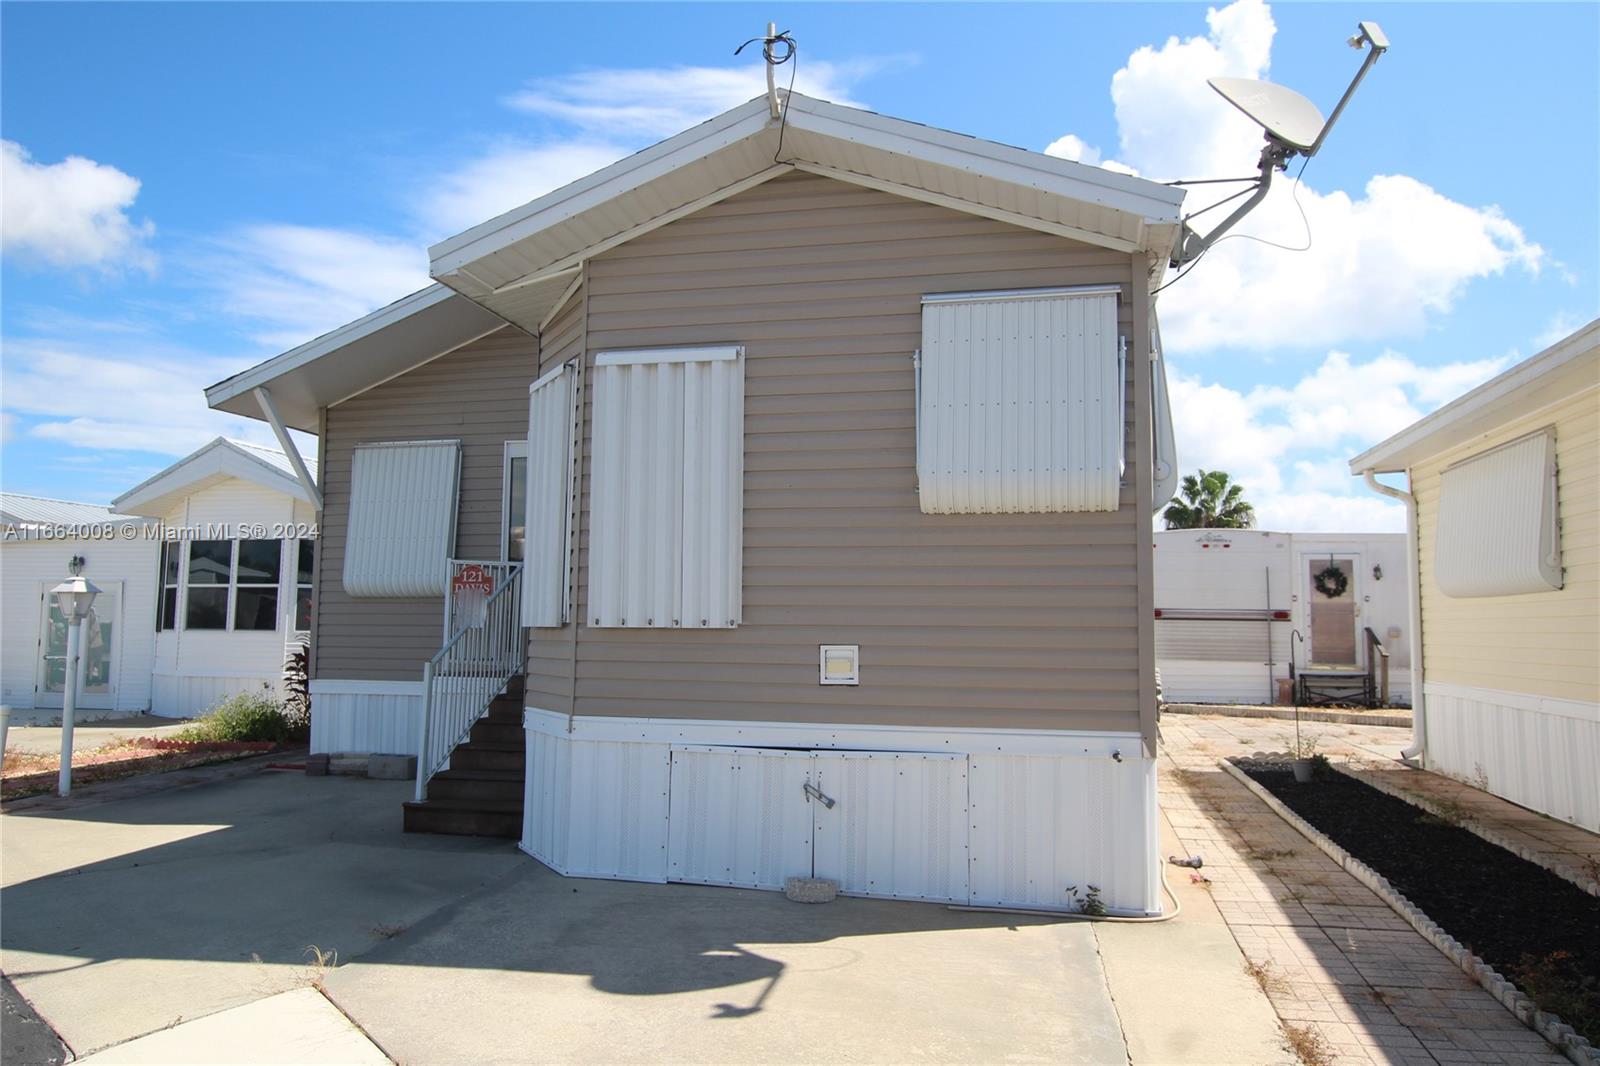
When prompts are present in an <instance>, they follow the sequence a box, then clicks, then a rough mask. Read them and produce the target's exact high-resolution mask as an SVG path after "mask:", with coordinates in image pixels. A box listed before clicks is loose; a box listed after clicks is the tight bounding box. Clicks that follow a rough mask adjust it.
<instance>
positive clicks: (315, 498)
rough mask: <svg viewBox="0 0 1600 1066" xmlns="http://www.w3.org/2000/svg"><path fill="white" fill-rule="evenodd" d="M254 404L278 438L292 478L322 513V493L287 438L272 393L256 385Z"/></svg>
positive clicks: (287, 431)
mask: <svg viewBox="0 0 1600 1066" xmlns="http://www.w3.org/2000/svg"><path fill="white" fill-rule="evenodd" d="M255 394H256V403H257V404H258V405H259V406H260V408H261V414H262V417H264V418H265V419H266V420H267V424H268V425H269V426H271V427H272V432H273V435H274V436H276V437H277V438H278V447H280V448H282V449H283V454H284V455H287V456H288V457H289V465H290V466H292V467H294V476H295V478H296V479H297V480H298V481H299V482H300V487H301V488H303V489H305V490H306V495H307V496H309V497H310V499H311V505H312V506H313V507H315V508H316V509H317V512H318V513H319V514H320V513H321V512H322V491H321V490H320V489H318V488H317V483H316V481H315V480H313V479H312V477H311V471H309V470H307V469H306V461H305V460H304V459H302V458H300V449H298V448H296V447H295V446H294V439H293V438H292V437H290V436H289V430H288V428H287V427H286V426H284V424H283V419H282V418H280V417H278V405H277V404H275V403H273V402H272V393H270V392H268V391H267V390H266V388H265V386H261V385H257V386H256V388H255Z"/></svg>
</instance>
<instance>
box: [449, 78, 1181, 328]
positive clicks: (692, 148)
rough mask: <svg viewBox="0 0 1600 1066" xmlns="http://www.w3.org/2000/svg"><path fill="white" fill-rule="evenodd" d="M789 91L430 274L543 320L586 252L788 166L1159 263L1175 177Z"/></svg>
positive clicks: (463, 251) (517, 318)
mask: <svg viewBox="0 0 1600 1066" xmlns="http://www.w3.org/2000/svg"><path fill="white" fill-rule="evenodd" d="M787 99H788V102H787V105H786V116H785V120H784V122H783V123H782V124H781V129H780V123H779V122H778V121H777V120H774V119H772V118H771V116H770V114H769V112H768V104H767V99H766V98H765V97H760V98H757V99H755V100H752V101H750V102H749V103H747V104H744V105H741V106H740V107H737V108H735V109H733V110H732V111H729V112H727V113H725V114H723V115H720V116H718V117H717V118H714V119H711V120H710V121H708V122H704V123H702V124H700V125H699V126H696V127H694V128H693V129H690V130H687V131H685V132H684V133H681V134H678V135H677V136H676V137H672V138H669V139H668V140H665V141H662V142H661V143H660V144H657V145H654V146H653V147H650V148H647V149H645V150H644V151H642V152H638V153H637V154H635V155H632V156H629V157H628V158H626V159H623V160H621V161H620V162H617V163H614V164H612V165H611V166H609V167H606V168H605V169H603V170H600V171H597V172H596V173H594V174H591V175H589V176H588V177H586V178H582V179H580V180H578V181H576V182H573V183H572V184H570V185H567V186H565V187H563V188H561V189H557V190H556V191H555V192H552V193H550V194H549V195H547V196H544V197H541V198H540V199H537V200H534V201H533V202H531V203H529V204H527V205H525V206H523V207H520V208H517V209H516V210H513V211H509V212H507V213H506V214H504V215H501V216H500V217H498V218H495V219H492V220H490V221H488V222H485V223H483V224H482V225H480V226H476V227H474V228H472V229H470V230H467V231H466V232H464V233H462V234H460V235H458V236H456V237H452V238H450V239H449V240H446V241H443V242H441V243H439V244H436V245H434V246H433V247H432V248H431V249H429V254H430V258H431V260H432V262H431V271H432V274H433V276H434V277H435V278H437V279H438V280H439V281H440V282H441V283H443V284H445V285H447V286H449V287H450V288H452V289H454V290H455V291H457V292H459V293H461V294H463V295H464V296H467V297H469V298H470V299H472V300H473V301H475V302H477V303H479V304H481V305H482V306H484V307H486V308H489V309H490V310H492V311H494V312H495V313H496V314H498V315H500V316H501V317H502V318H504V319H506V320H507V321H509V322H513V323H515V324H517V325H519V326H521V327H523V328H524V329H527V330H530V331H534V330H537V329H538V328H539V326H540V324H541V323H542V322H543V320H544V318H545V316H546V315H547V314H549V312H550V311H551V309H552V308H553V307H554V306H555V304H556V303H557V302H558V301H559V300H560V299H561V296H562V294H563V293H564V292H565V290H566V287H567V285H566V280H565V278H564V276H563V275H564V273H565V272H569V271H572V270H573V269H575V268H577V267H579V266H581V265H582V263H583V262H584V260H586V259H588V258H590V257H592V256H594V255H598V254H600V253H601V252H604V251H606V250H607V249H609V248H613V247H616V246H617V245H619V244H621V243H623V242H625V241H628V240H631V239H632V238H634V237H637V236H640V235H642V234H643V233H647V232H649V231H650V230H652V229H655V228H657V227H659V226H662V225H665V224H667V223H669V222H671V221H673V220H674V219H677V218H681V217H683V216H685V215H687V214H690V213H692V212H694V211H697V210H700V209H702V208H704V207H707V206H709V205H710V204H713V203H716V202H717V201H719V200H722V199H725V198H727V197H728V196H732V195H735V194H737V193H739V192H741V191H743V190H745V189H748V188H751V187H753V186H755V185H758V184H761V183H762V182H764V181H767V180H770V179H771V178H774V177H777V176H779V175H780V174H786V173H789V172H790V171H791V170H802V171H806V172H809V173H815V174H821V175H824V176H827V177H831V178H835V179H837V180H840V181H846V182H852V183H855V184H859V185H863V186H866V187H869V188H876V189H882V190H884V191H888V192H892V193H895V194H896V195H902V196H908V197H910V198H913V199H919V200H923V201H925V202H929V203H935V204H940V205H942V206H947V207H951V208H953V209H955V210H960V211H967V212H970V213H973V214H977V215H981V216H984V217H987V218H995V219H999V220H1001V221H1006V222H1011V223H1014V224H1016V225H1020V226H1025V227H1028V228H1031V229H1038V230H1042V231H1045V232H1049V233H1055V234H1058V235H1060V236H1064V237H1068V238H1071V239H1074V240H1079V241H1083V242H1086V243H1089V244H1094V245H1097V246H1100V247H1106V248H1112V249H1115V250H1117V251H1123V252H1138V251H1148V252H1151V253H1152V254H1153V255H1154V256H1155V257H1156V258H1157V261H1158V262H1160V263H1165V261H1166V257H1167V255H1168V253H1169V251H1170V248H1171V244H1172V241H1173V239H1174V238H1175V235H1176V233H1177V230H1178V208H1179V205H1180V204H1181V203H1182V200H1183V192H1182V191H1181V190H1179V189H1176V188H1172V187H1170V186H1165V185H1161V184H1158V183H1156V182H1151V181H1146V180H1144V179H1141V178H1134V177H1129V176H1127V175H1124V174H1119V173H1115V172H1112V171H1108V170H1104V169H1101V168H1099V167H1093V166H1087V165H1084V164H1081V163H1074V162H1071V161H1069V160H1065V159H1056V158H1054V157H1051V156H1045V155H1042V154H1040V153H1038V152H1030V151H1026V150H1023V149H1020V148H1012V147H1009V146H1007V145H1002V144H995V143H993V142H989V141H982V140H978V139H977V138H974V137H968V136H964V135H961V134H957V133H950V132H948V131H945V130H940V129H935V128H933V127H930V126H923V125H919V124H917V123H914V122H906V121H903V120H901V119H894V118H888V117H886V116H883V115H878V114H874V113H872V112H870V111H862V110H858V109H856V108H850V107H841V106H839V105H837V104H830V103H827V102H825V101H822V100H814V99H811V98H810V97H806V96H802V95H800V94H798V93H796V94H792V95H790V96H789V97H788V98H787ZM780 134H781V147H780ZM775 157H776V158H777V159H778V160H779V162H776V163H775V162H774V159H775Z"/></svg>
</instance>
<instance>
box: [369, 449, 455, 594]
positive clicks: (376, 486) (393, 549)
mask: <svg viewBox="0 0 1600 1066" xmlns="http://www.w3.org/2000/svg"><path fill="white" fill-rule="evenodd" d="M350 465H351V469H350V525H349V530H348V531H347V533H346V537H345V553H344V590H345V591H346V592H348V593H349V594H350V595H352V596H385V597H414V596H442V595H443V594H444V592H445V585H446V584H447V583H448V579H449V574H448V571H449V560H450V555H451V553H452V551H453V550H454V548H455V532H456V497H457V486H458V482H459V480H460V474H461V442H460V441H455V440H424V441H400V442H395V443H385V444H360V445H357V446H356V449H355V454H354V456H353V457H352V459H351V464H350Z"/></svg>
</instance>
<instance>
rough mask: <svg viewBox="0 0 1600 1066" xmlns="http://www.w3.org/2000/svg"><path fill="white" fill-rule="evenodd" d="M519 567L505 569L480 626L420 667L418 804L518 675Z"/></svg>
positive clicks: (523, 651) (522, 651)
mask: <svg viewBox="0 0 1600 1066" xmlns="http://www.w3.org/2000/svg"><path fill="white" fill-rule="evenodd" d="M526 658H527V646H526V645H525V644H524V643H523V640H522V564H521V563H515V564H513V565H512V566H511V567H509V568H508V570H507V572H506V575H505V577H504V578H502V579H500V580H498V581H497V582H496V584H495V588H494V591H493V592H491V593H490V594H489V598H488V600H487V601H486V602H485V603H484V606H483V624H482V625H465V626H463V627H462V628H460V629H458V630H456V632H455V633H454V634H453V635H452V636H451V637H450V639H449V640H447V641H445V644H444V647H442V648H440V649H439V650H438V652H436V653H435V654H434V656H433V658H431V659H429V660H428V661H427V662H426V663H424V664H423V666H422V722H421V730H420V740H419V741H418V744H417V799H418V800H419V801H420V800H422V799H423V798H424V797H425V795H426V792H427V785H428V778H430V777H432V776H433V775H434V774H435V773H437V772H438V771H439V770H440V768H441V767H443V766H444V764H445V763H446V762H448V761H449V759H450V753H451V752H452V751H453V750H455V747H456V745H457V744H460V743H461V741H462V740H464V739H465V738H466V736H467V734H468V733H469V732H471V730H472V724H473V723H474V722H476V721H477V720H478V719H479V718H482V717H483V716H484V714H486V713H487V712H488V710H489V704H490V703H491V702H493V700H494V698H495V697H496V696H498V695H500V694H501V693H502V692H504V691H505V689H506V685H507V683H509V682H510V680H511V679H512V678H513V677H515V676H516V675H518V674H520V673H522V670H523V664H524V662H525V661H526Z"/></svg>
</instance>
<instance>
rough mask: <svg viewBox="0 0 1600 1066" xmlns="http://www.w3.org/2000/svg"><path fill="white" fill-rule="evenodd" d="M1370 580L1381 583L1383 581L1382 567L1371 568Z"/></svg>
mask: <svg viewBox="0 0 1600 1066" xmlns="http://www.w3.org/2000/svg"><path fill="white" fill-rule="evenodd" d="M1372 580H1374V581H1382V580H1383V567H1382V566H1374V567H1373V568H1372Z"/></svg>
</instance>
